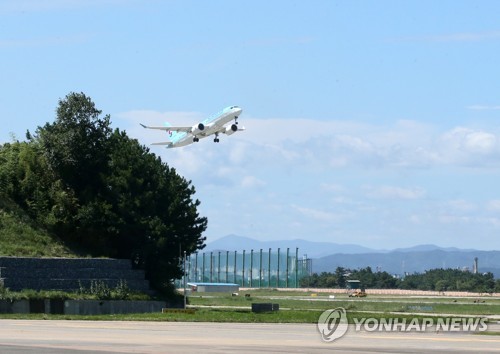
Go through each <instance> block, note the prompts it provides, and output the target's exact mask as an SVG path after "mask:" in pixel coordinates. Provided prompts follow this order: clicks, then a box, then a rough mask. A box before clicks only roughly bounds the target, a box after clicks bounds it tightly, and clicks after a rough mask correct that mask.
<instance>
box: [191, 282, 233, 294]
mask: <svg viewBox="0 0 500 354" xmlns="http://www.w3.org/2000/svg"><path fill="white" fill-rule="evenodd" d="M187 286H188V287H189V288H190V290H191V291H192V292H198V293H236V292H238V291H239V290H240V286H239V285H238V284H234V283H187Z"/></svg>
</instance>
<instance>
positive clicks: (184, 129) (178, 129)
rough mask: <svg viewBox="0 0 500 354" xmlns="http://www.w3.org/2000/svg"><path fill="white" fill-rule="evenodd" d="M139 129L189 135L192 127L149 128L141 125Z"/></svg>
mask: <svg viewBox="0 0 500 354" xmlns="http://www.w3.org/2000/svg"><path fill="white" fill-rule="evenodd" d="M139 124H141V123H139ZM141 127H143V128H146V129H157V130H166V131H171V132H184V133H189V132H191V129H192V127H167V126H165V127H150V126H147V125H144V124H141Z"/></svg>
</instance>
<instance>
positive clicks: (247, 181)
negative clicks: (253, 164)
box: [241, 176, 266, 188]
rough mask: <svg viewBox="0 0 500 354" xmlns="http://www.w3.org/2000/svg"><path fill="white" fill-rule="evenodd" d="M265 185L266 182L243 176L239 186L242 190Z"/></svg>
mask: <svg viewBox="0 0 500 354" xmlns="http://www.w3.org/2000/svg"><path fill="white" fill-rule="evenodd" d="M265 185H266V182H264V181H262V180H260V179H258V178H257V177H255V176H245V177H243V179H242V181H241V186H242V187H243V188H254V187H263V186H265Z"/></svg>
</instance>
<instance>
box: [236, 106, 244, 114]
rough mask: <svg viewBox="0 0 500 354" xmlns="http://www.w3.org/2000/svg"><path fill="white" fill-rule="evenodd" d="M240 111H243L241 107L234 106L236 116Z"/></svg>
mask: <svg viewBox="0 0 500 354" xmlns="http://www.w3.org/2000/svg"><path fill="white" fill-rule="evenodd" d="M241 112H243V110H242V109H241V108H239V107H238V108H236V110H235V111H234V113H236V116H239V115H240V114H241Z"/></svg>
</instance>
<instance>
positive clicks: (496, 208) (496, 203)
mask: <svg viewBox="0 0 500 354" xmlns="http://www.w3.org/2000/svg"><path fill="white" fill-rule="evenodd" d="M486 208H487V210H489V211H492V212H500V199H494V200H490V201H489V202H488V203H487V205H486Z"/></svg>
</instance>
